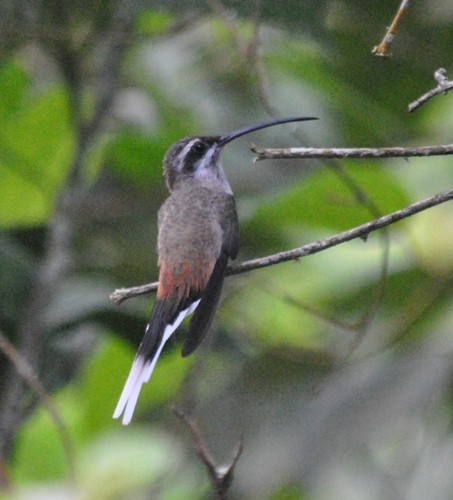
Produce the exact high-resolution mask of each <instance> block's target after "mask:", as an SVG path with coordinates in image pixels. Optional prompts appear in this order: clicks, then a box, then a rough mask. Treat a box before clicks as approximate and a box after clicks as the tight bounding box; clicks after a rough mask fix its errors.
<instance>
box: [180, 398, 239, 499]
mask: <svg viewBox="0 0 453 500" xmlns="http://www.w3.org/2000/svg"><path fill="white" fill-rule="evenodd" d="M171 410H172V411H173V413H174V414H175V415H176V416H177V417H178V418H179V419H180V420H181V422H182V423H183V424H184V425H185V426H186V427H187V428H188V429H189V431H190V433H191V434H192V437H193V440H194V443H195V448H196V450H197V455H198V456H199V457H200V460H201V461H202V462H203V464H204V466H205V467H206V470H207V472H208V474H209V477H210V478H211V482H212V484H213V486H214V488H215V491H216V493H217V496H218V498H219V499H226V494H227V492H228V489H229V488H230V486H231V484H232V482H233V476H234V469H235V467H236V464H237V462H238V460H239V457H240V456H241V454H242V451H243V444H242V436H241V437H240V439H239V443H238V446H237V448H236V451H235V453H234V455H233V458H232V460H231V462H230V463H229V464H225V465H216V463H215V462H214V459H213V458H212V456H211V454H210V453H209V450H208V448H207V446H206V443H205V442H204V439H203V436H202V434H201V431H200V428H199V427H198V425H197V423H196V422H195V421H194V420H193V419H192V418H191V417H189V416H188V415H187V414H186V413H185V412H184V410H182V409H180V408H178V407H177V406H175V405H173V406H172V407H171Z"/></svg>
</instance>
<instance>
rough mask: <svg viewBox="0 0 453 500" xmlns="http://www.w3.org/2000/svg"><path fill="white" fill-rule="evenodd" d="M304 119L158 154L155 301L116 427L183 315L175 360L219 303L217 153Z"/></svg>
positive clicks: (226, 233)
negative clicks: (161, 189)
mask: <svg viewBox="0 0 453 500" xmlns="http://www.w3.org/2000/svg"><path fill="white" fill-rule="evenodd" d="M305 120H316V118H313V117H289V118H281V119H276V120H271V121H267V122H262V123H256V124H254V125H249V126H247V127H244V128H241V129H238V130H235V131H233V132H230V133H227V134H224V135H221V136H195V137H186V138H184V139H181V140H179V141H178V142H176V143H175V144H173V145H172V146H171V147H170V148H169V150H168V151H167V153H166V154H165V157H164V161H163V168H164V176H165V178H166V184H167V188H168V190H169V192H170V195H169V197H168V198H167V199H166V201H165V202H164V203H163V205H162V206H161V208H160V209H159V212H158V239H157V250H158V256H159V257H158V265H159V285H158V289H157V299H156V302H155V304H154V307H153V311H152V314H151V319H150V321H149V323H148V325H147V326H146V329H145V334H144V337H143V340H142V342H141V344H140V347H139V349H138V352H137V354H136V356H135V359H134V361H133V363H132V367H131V370H130V372H129V376H128V378H127V380H126V383H125V386H124V389H123V392H122V393H121V396H120V399H119V401H118V405H117V407H116V409H115V412H114V414H113V418H119V417H120V416H121V415H123V420H122V423H123V425H127V424H129V423H130V421H131V419H132V416H133V413H134V410H135V406H136V404H137V400H138V397H139V394H140V391H141V388H142V385H143V384H144V383H146V382H148V381H149V379H150V377H151V375H152V373H153V370H154V368H155V366H156V363H157V360H158V358H159V356H160V354H161V352H162V349H163V348H164V345H165V343H166V342H167V341H168V339H169V338H170V337H171V336H172V335H173V333H174V332H175V330H176V329H177V328H178V326H179V325H180V324H181V322H182V321H183V319H184V318H185V317H186V316H187V315H189V314H191V313H193V316H192V318H191V321H190V325H189V329H188V333H187V335H186V338H185V341H184V345H183V348H182V356H183V357H185V356H188V355H189V354H191V353H192V352H193V351H194V350H195V349H196V348H197V347H198V346H199V345H200V343H201V342H202V340H203V339H204V337H205V336H206V334H207V332H208V330H209V327H210V326H211V323H212V319H213V317H214V313H215V311H216V308H217V305H218V303H219V299H220V293H221V290H222V285H223V281H224V277H225V271H226V268H227V264H228V261H229V259H235V258H236V256H237V253H238V245H239V239H238V234H239V224H238V216H237V212H236V204H235V200H234V196H233V191H232V190H231V186H230V184H229V182H228V180H227V178H226V176H225V172H224V171H223V167H222V164H221V162H220V153H221V151H222V149H223V147H224V146H225V145H226V144H229V143H230V142H232V141H233V140H235V139H237V138H238V137H241V136H243V135H246V134H249V133H251V132H254V131H256V130H260V129H263V128H267V127H273V126H274V125H279V124H282V123H288V122H298V121H305Z"/></svg>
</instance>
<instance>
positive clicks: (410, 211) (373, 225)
mask: <svg viewBox="0 0 453 500" xmlns="http://www.w3.org/2000/svg"><path fill="white" fill-rule="evenodd" d="M452 199H453V189H451V190H449V191H445V192H443V193H439V194H436V195H434V196H431V197H429V198H425V199H424V200H421V201H417V202H415V203H413V204H412V205H408V206H407V207H405V208H402V209H401V210H396V211H395V212H392V213H390V214H388V215H383V216H382V217H378V218H376V219H374V220H372V221H370V222H366V223H365V224H361V225H360V226H356V227H354V228H352V229H348V230H347V231H343V232H342V233H338V234H335V235H334V236H330V237H328V238H323V239H320V240H317V241H315V242H313V243H308V244H307V245H304V246H302V247H299V248H295V249H293V250H288V251H284V252H279V253H276V254H273V255H268V256H266V257H261V258H258V259H252V260H248V261H246V262H243V263H242V264H237V265H234V266H229V267H228V269H227V271H226V275H227V276H232V275H235V274H241V273H245V272H248V271H252V270H254V269H260V268H262V267H268V266H273V265H275V264H280V263H281V262H287V261H289V260H297V259H300V258H301V257H305V256H306V255H311V254H315V253H318V252H321V251H322V250H326V249H327V248H331V247H334V246H336V245H339V244H340V243H344V242H346V241H350V240H353V239H356V238H363V239H365V238H366V237H367V236H368V234H369V233H371V232H373V231H377V230H378V229H382V228H383V227H386V226H390V225H391V224H395V222H398V221H400V220H402V219H406V218H407V217H410V216H411V215H414V214H416V213H419V212H422V211H423V210H427V209H428V208H431V207H434V206H436V205H440V204H441V203H445V202H447V201H449V200H452ZM157 285H158V283H150V284H149V285H143V286H139V287H133V288H121V289H117V290H115V291H114V292H113V293H112V294H111V295H110V300H112V301H113V302H115V303H116V304H121V302H122V301H123V300H126V299H129V298H131V297H136V296H137V295H143V294H145V293H150V292H152V291H154V290H156V289H157Z"/></svg>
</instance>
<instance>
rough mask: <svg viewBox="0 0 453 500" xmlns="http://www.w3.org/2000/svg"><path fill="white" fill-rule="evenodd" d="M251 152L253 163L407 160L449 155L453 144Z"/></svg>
mask: <svg viewBox="0 0 453 500" xmlns="http://www.w3.org/2000/svg"><path fill="white" fill-rule="evenodd" d="M251 150H252V151H253V152H254V153H256V154H257V157H256V158H255V160H254V161H260V160H274V159H277V158H286V159H291V158H360V159H362V158H406V157H407V158H409V157H417V156H445V155H451V154H453V144H447V145H444V146H418V147H391V148H260V147H257V146H252V147H251Z"/></svg>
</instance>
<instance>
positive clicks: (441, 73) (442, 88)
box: [407, 68, 453, 113]
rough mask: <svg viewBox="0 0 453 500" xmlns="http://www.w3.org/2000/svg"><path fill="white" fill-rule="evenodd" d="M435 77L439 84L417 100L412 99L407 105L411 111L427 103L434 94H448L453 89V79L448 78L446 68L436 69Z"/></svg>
mask: <svg viewBox="0 0 453 500" xmlns="http://www.w3.org/2000/svg"><path fill="white" fill-rule="evenodd" d="M434 79H435V80H436V82H437V86H436V87H435V88H434V89H432V90H430V91H429V92H426V93H425V94H423V95H422V96H420V97H419V98H418V99H416V100H415V101H412V102H411V103H410V104H409V106H408V107H407V110H408V111H409V113H410V112H412V111H414V110H415V109H417V108H419V107H420V106H422V105H423V104H425V102H428V101H429V100H430V99H432V98H433V97H434V96H436V95H439V94H444V95H446V94H448V92H449V91H450V90H451V89H453V81H451V80H449V79H448V77H447V70H446V69H445V68H439V69H438V70H437V71H435V72H434Z"/></svg>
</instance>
